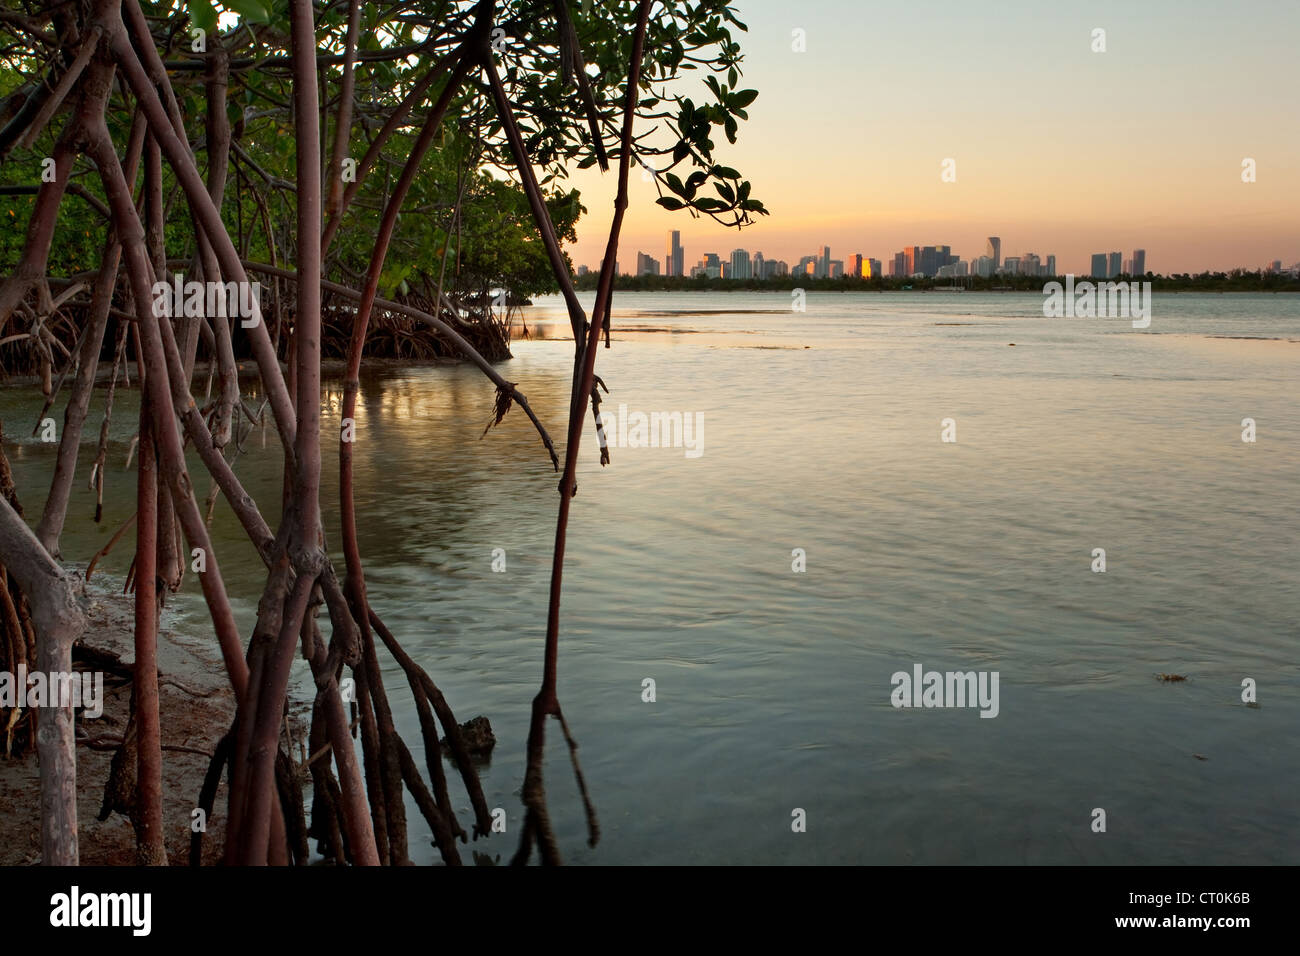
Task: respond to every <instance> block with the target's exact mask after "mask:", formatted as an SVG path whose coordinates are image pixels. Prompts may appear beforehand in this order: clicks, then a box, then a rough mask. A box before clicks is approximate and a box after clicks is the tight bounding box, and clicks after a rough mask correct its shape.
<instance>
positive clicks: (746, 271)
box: [728, 249, 753, 279]
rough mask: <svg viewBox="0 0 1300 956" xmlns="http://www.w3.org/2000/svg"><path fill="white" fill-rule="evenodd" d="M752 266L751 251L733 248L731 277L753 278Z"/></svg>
mask: <svg viewBox="0 0 1300 956" xmlns="http://www.w3.org/2000/svg"><path fill="white" fill-rule="evenodd" d="M752 275H753V273H752V266H751V264H750V261H749V253H748V252H746V251H745V250H744V249H733V250H732V252H731V274H730V275H729V276H728V278H731V279H748V278H751V277H752Z"/></svg>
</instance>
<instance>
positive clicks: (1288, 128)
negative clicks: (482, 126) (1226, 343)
mask: <svg viewBox="0 0 1300 956" xmlns="http://www.w3.org/2000/svg"><path fill="white" fill-rule="evenodd" d="M734 5H735V7H736V9H737V13H738V16H739V17H740V18H741V19H742V20H744V21H745V22H746V23H747V24H748V25H749V32H748V34H746V43H745V60H744V62H743V63H742V64H741V65H742V68H743V70H744V77H743V79H742V80H741V81H740V85H741V86H742V87H745V88H752V89H755V90H757V91H758V93H759V95H758V98H757V99H756V100H755V101H754V102H753V104H752V105H751V106H750V107H749V108H748V112H749V115H750V120H749V122H748V123H747V124H746V129H745V136H743V137H741V138H740V142H739V143H738V145H736V146H734V147H732V146H730V145H729V144H727V143H726V142H725V140H723V139H722V137H719V149H718V152H719V158H720V161H722V162H725V163H726V164H727V165H730V166H734V167H735V168H736V169H738V170H740V172H741V173H742V174H743V175H744V177H745V178H746V179H748V180H750V181H751V182H752V183H753V193H754V195H755V196H757V197H759V198H760V199H761V200H763V202H764V203H765V204H766V206H767V207H768V209H769V210H771V213H772V214H771V216H770V217H765V218H764V219H762V220H761V221H760V222H758V223H757V224H756V225H754V226H752V227H749V228H746V229H744V230H742V231H739V232H737V231H735V230H729V229H727V228H725V227H723V226H721V225H718V224H716V223H714V222H712V221H711V220H708V219H703V218H702V219H698V220H696V219H692V218H690V216H689V215H686V214H674V213H670V212H668V211H666V210H664V209H662V208H660V207H658V206H656V205H655V199H656V197H657V195H658V194H657V193H656V191H655V187H654V184H653V183H652V182H647V181H646V180H644V179H643V178H642V177H641V176H637V175H634V176H632V177H631V181H630V183H629V199H630V204H629V207H628V211H627V216H626V220H625V225H624V237H623V240H624V245H623V249H625V250H635V249H638V248H639V249H644V250H657V249H660V248H661V244H662V241H663V240H662V236H663V234H664V230H665V229H668V228H672V229H677V230H680V232H681V239H682V243H683V244H684V245H685V246H686V247H687V258H688V260H691V261H693V260H694V259H695V258H697V256H698V253H696V252H692V251H691V250H700V249H709V250H717V251H719V252H723V253H725V252H726V251H728V250H730V249H733V248H735V247H737V246H743V247H745V248H748V249H761V250H763V252H764V255H765V256H775V257H777V258H781V259H785V260H786V261H790V262H793V261H797V259H798V258H799V257H800V256H802V255H805V254H806V253H807V252H808V251H810V250H813V249H816V248H819V247H820V246H821V245H822V244H826V243H829V244H830V245H831V246H832V247H834V248H839V249H849V248H852V249H853V250H854V252H857V251H858V250H859V249H861V250H862V251H863V252H864V253H866V252H867V251H868V250H874V251H873V252H871V253H870V254H872V255H884V254H885V253H886V250H888V251H889V252H890V253H891V254H892V252H893V251H896V250H898V249H901V248H903V247H904V246H907V245H910V244H912V243H915V242H917V241H918V240H919V239H922V238H923V237H925V236H932V237H936V238H939V237H942V239H943V241H944V242H949V243H951V244H952V247H953V248H954V249H961V250H963V251H964V252H971V253H973V252H975V251H977V250H979V249H982V248H983V245H984V241H985V237H987V236H988V235H989V234H993V235H1000V236H1003V237H1032V239H1031V241H1030V245H1032V246H1036V247H1037V248H1039V249H1051V250H1053V251H1054V252H1055V254H1056V256H1057V261H1058V262H1059V263H1060V267H1061V269H1062V270H1065V269H1067V268H1071V270H1072V271H1074V272H1076V273H1081V272H1082V271H1083V270H1084V268H1085V266H1086V265H1087V264H1088V263H1089V261H1090V258H1091V255H1092V253H1094V252H1096V251H1098V250H1101V249H1105V250H1106V251H1107V252H1110V251H1112V250H1114V249H1116V248H1120V249H1124V250H1132V249H1134V248H1148V249H1159V250H1160V268H1159V271H1161V272H1163V273H1172V272H1176V273H1199V272H1204V271H1228V270H1231V269H1233V268H1255V267H1257V264H1259V263H1268V262H1272V261H1273V260H1275V259H1279V258H1280V259H1281V260H1283V262H1285V263H1291V262H1294V261H1296V260H1297V259H1300V230H1298V229H1297V228H1296V223H1297V222H1300V193H1297V191H1296V190H1295V189H1294V188H1293V187H1292V185H1291V184H1293V183H1294V182H1296V181H1298V180H1300V130H1297V128H1296V126H1295V124H1294V123H1292V122H1289V121H1287V117H1289V116H1290V115H1291V113H1292V112H1293V104H1292V103H1291V102H1290V100H1291V97H1292V94H1291V90H1292V89H1293V87H1294V71H1293V69H1288V68H1287V67H1286V66H1285V64H1287V63H1290V62H1292V61H1293V59H1294V57H1293V55H1292V53H1291V52H1290V50H1289V49H1288V47H1287V44H1288V42H1289V41H1288V39H1287V38H1288V37H1290V36H1294V35H1295V32H1296V30H1295V29H1294V27H1300V8H1297V7H1296V6H1295V5H1294V4H1290V5H1287V4H1278V5H1276V7H1275V8H1273V9H1272V10H1271V12H1270V14H1269V15H1261V16H1258V17H1254V18H1246V17H1224V16H1222V15H1220V14H1219V13H1218V12H1217V10H1216V8H1215V7H1214V6H1212V5H1211V4H1209V3H1207V2H1190V3H1188V4H1185V5H1183V6H1182V7H1179V8H1178V12H1177V13H1178V15H1177V16H1174V15H1172V9H1166V8H1165V7H1164V6H1163V5H1161V4H1153V5H1150V6H1149V7H1147V6H1144V7H1142V8H1136V9H1135V8H1132V6H1131V5H1125V4H1122V3H1118V2H1104V0H1103V2H1099V3H1097V4H1094V5H1091V6H1090V7H1089V8H1087V9H1086V10H1077V11H1076V10H1064V9H1062V10H1058V9H1054V8H1048V9H1041V8H1039V7H1038V6H1036V5H1033V4H1029V3H1021V2H1016V0H1009V3H1008V5H1007V6H1006V9H1005V11H1004V13H1005V15H1003V16H999V17H998V18H997V20H996V24H997V26H996V29H989V23H988V11H987V10H980V9H979V8H977V7H972V6H971V5H969V4H957V3H948V2H945V0H936V2H935V3H934V4H931V5H928V6H927V7H926V8H924V10H920V9H917V10H906V9H898V10H894V9H891V10H885V11H878V12H877V14H876V15H873V16H872V17H871V18H863V17H861V16H860V15H858V14H857V13H855V8H854V7H853V6H852V5H851V4H847V3H841V2H836V0H825V2H821V3H818V4H815V5H809V6H807V7H805V8H800V9H798V10H797V11H796V12H794V13H792V12H791V11H790V9H789V7H788V5H785V4H779V3H777V2H775V0H735V4H734ZM934 20H942V21H943V22H944V23H945V24H948V27H947V28H946V29H945V30H944V31H942V32H936V31H933V30H930V29H927V28H926V24H927V21H934ZM1288 26H1291V27H1293V28H1292V29H1288ZM796 28H797V29H801V30H803V31H805V33H806V52H804V53H796V52H793V51H792V49H791V45H792V44H791V32H792V30H794V29H796ZM1095 28H1104V29H1105V30H1106V38H1107V43H1106V49H1105V51H1104V52H1093V50H1092V47H1091V33H1092V31H1093V30H1094V29H1095ZM1188 50H1213V51H1215V54H1214V55H1213V56H1206V57H1201V56H1197V57H1189V56H1188V55H1187V51H1188ZM917 64H927V68H926V72H925V74H924V77H923V79H922V78H921V77H920V76H919V75H918V74H917ZM825 91H836V92H835V93H834V94H833V95H832V94H828V93H827V92H825ZM924 91H930V94H931V95H927V96H921V94H922V93H923V92H924ZM1012 91H1017V92H1015V93H1014V94H1013V93H1012ZM849 93H852V96H853V98H852V100H851V101H846V100H845V95H846V94H849ZM1135 95H1136V96H1137V100H1136V101H1135V100H1134V96H1135ZM918 97H920V98H919V99H918ZM1008 97H1010V99H1009V98H1008ZM850 102H851V103H852V104H853V105H851V106H850V105H848V104H849V103H850ZM981 102H983V103H984V104H985V105H983V106H980V105H978V104H979V103H981ZM1096 104H1102V105H1101V106H1100V107H1098V106H1096ZM1106 104H1109V105H1108V106H1107V105H1106ZM948 159H951V160H953V177H952V181H944V180H943V179H942V178H941V175H942V172H943V163H944V161H945V160H948ZM1248 159H1249V160H1251V161H1252V164H1251V168H1250V171H1249V172H1250V175H1249V177H1247V176H1246V174H1247V170H1246V169H1245V168H1244V167H1243V162H1244V161H1245V160H1248ZM1243 177H1246V178H1243ZM614 179H615V177H613V176H601V175H600V174H599V173H598V172H596V171H595V170H594V169H589V170H582V171H578V172H576V173H575V174H574V175H573V176H572V177H571V179H570V181H569V184H570V185H572V186H577V187H578V188H579V189H580V190H581V191H582V195H583V202H584V205H586V206H587V208H588V209H591V210H596V209H601V208H608V204H609V203H612V201H613V195H614V185H615V183H614ZM1247 180H1250V181H1247ZM588 219H589V220H590V224H591V225H590V228H588V221H587V220H588ZM598 220H599V217H592V216H589V217H587V219H584V221H582V222H580V223H579V225H578V242H577V243H576V244H575V245H574V246H573V248H572V249H571V250H570V252H571V255H572V256H573V259H574V261H575V262H594V261H595V260H596V259H598V258H599V256H600V255H601V254H602V249H601V244H600V238H599V236H598V235H597V233H598V232H599V230H598V229H597V228H596V225H595V224H596V222H597V221H598ZM1008 241H1014V242H1015V244H1016V246H1021V241H1020V240H1019V239H1016V240H1011V239H1008ZM1011 254H1013V255H1014V254H1015V252H1014V251H1012V252H1011ZM1126 255H1127V253H1126ZM623 256H624V258H628V257H629V253H627V252H625V253H624V254H623ZM1149 268H1153V266H1149Z"/></svg>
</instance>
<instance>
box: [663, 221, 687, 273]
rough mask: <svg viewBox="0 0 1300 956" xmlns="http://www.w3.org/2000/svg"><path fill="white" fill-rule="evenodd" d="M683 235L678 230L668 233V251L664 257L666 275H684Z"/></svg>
mask: <svg viewBox="0 0 1300 956" xmlns="http://www.w3.org/2000/svg"><path fill="white" fill-rule="evenodd" d="M682 258H683V256H682V234H681V231H680V230H678V229H674V230H672V231H671V232H669V233H668V249H667V251H666V254H665V256H664V275H666V276H680V275H682V274H683V273H682Z"/></svg>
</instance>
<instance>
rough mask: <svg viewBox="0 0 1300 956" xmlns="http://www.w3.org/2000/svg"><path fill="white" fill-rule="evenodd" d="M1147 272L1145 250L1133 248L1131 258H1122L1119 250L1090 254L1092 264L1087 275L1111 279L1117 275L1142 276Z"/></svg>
mask: <svg viewBox="0 0 1300 956" xmlns="http://www.w3.org/2000/svg"><path fill="white" fill-rule="evenodd" d="M1146 274H1147V251H1146V250H1145V249H1134V250H1133V255H1132V257H1131V258H1128V259H1125V258H1123V254H1122V253H1119V252H1111V253H1106V252H1096V253H1093V256H1092V266H1091V267H1090V268H1089V270H1088V275H1090V276H1091V277H1092V278H1094V279H1113V278H1115V277H1116V276H1118V275H1129V276H1144V275H1146Z"/></svg>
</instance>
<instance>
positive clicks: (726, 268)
mask: <svg viewBox="0 0 1300 956" xmlns="http://www.w3.org/2000/svg"><path fill="white" fill-rule="evenodd" d="M1003 248H1004V247H1003V241H1002V237H1000V236H988V237H987V238H986V239H985V243H984V254H983V255H980V256H975V255H972V256H970V257H968V258H962V257H961V255H960V254H957V253H954V252H953V251H952V246H950V245H926V246H921V245H916V244H912V245H908V246H905V247H904V248H903V249H902V250H900V251H898V252H895V253H893V254H892V255H891V256H889V257H888V258H885V259H877V258H875V257H873V256H869V255H867V254H865V253H862V252H854V253H850V254H847V255H846V256H845V257H844V258H842V259H832V258H831V247H830V245H828V244H824V243H823V244H822V245H820V246H819V247H818V249H817V251H816V252H815V253H812V254H809V255H803V256H800V257H798V258H797V259H794V260H793V261H794V263H795V264H794V265H793V266H791V265H790V264H789V262H787V260H784V259H777V258H776V257H774V256H772V255H769V254H765V253H764V252H763V251H762V250H759V249H754V250H752V251H751V250H747V249H745V248H743V247H737V248H735V249H733V250H732V251H731V252H730V253H729V254H727V255H726V256H725V257H724V256H723V255H722V254H721V253H718V252H706V253H704V254H703V255H702V256H701V257H700V259H699V260H698V261H697V262H696V263H695V264H694V265H692V266H689V267H684V265H683V263H684V261H685V247H684V246H683V245H682V243H681V235H680V231H679V230H671V231H670V232H669V234H668V242H667V247H666V259H665V262H664V263H663V264H661V263H660V262H659V260H657V259H655V258H654V257H653V256H651V255H650V254H648V253H645V252H642V251H638V252H637V253H636V270H635V271H634V272H632V273H630V274H631V275H634V276H642V275H665V276H671V275H677V276H686V277H691V278H694V277H695V276H696V275H701V276H704V277H706V278H724V279H770V278H775V277H784V276H791V275H793V276H800V275H806V276H809V277H811V278H818V279H821V278H832V279H833V278H838V277H840V276H856V277H860V278H868V279H869V278H875V277H878V276H889V277H892V278H899V277H913V276H925V277H930V278H962V277H966V276H981V277H985V278H987V277H992V276H996V275H1017V276H1041V277H1052V276H1058V275H1067V274H1073V275H1078V276H1089V277H1092V278H1104V279H1113V278H1115V277H1117V276H1120V275H1136V276H1142V275H1146V274H1147V273H1148V271H1150V272H1152V273H1153V274H1155V273H1156V272H1157V270H1148V265H1147V250H1146V249H1145V248H1143V247H1137V248H1134V249H1132V251H1131V253H1130V254H1129V255H1128V256H1127V257H1126V256H1125V254H1124V252H1123V251H1122V250H1115V249H1110V250H1107V251H1104V252H1095V253H1092V254H1090V256H1089V259H1088V263H1087V264H1086V265H1083V266H1081V267H1080V268H1078V269H1077V270H1076V269H1073V268H1065V269H1058V268H1057V266H1058V258H1057V256H1056V254H1055V253H1046V254H1044V255H1041V256H1040V255H1039V254H1038V253H1036V252H1033V251H1026V252H1023V253H1020V254H1017V255H1006V256H1004V255H1003V253H1002V250H1003ZM671 257H676V262H677V265H676V269H677V271H676V272H672V271H669V270H670V265H669V262H668V259H669V258H671ZM615 266H616V269H617V268H618V263H617V262H616V263H615ZM596 268H597V269H599V265H597V266H596ZM1234 268H1243V269H1246V268H1247V267H1246V266H1238V267H1234ZM1255 268H1258V269H1260V270H1261V271H1266V272H1267V271H1273V272H1282V271H1290V272H1295V273H1300V261H1297V262H1296V263H1294V264H1293V265H1291V266H1289V267H1288V266H1285V265H1284V264H1283V260H1281V259H1271V260H1269V261H1268V262H1267V263H1265V264H1262V265H1259V266H1257V267H1255ZM576 271H577V274H578V275H585V274H586V273H587V272H588V271H590V267H589V266H587V265H586V264H579V265H577V266H576ZM1224 271H1231V270H1224ZM1248 271H1253V270H1250V269H1248ZM620 274H625V273H622V272H621V271H620ZM1165 274H1177V273H1165Z"/></svg>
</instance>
